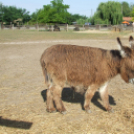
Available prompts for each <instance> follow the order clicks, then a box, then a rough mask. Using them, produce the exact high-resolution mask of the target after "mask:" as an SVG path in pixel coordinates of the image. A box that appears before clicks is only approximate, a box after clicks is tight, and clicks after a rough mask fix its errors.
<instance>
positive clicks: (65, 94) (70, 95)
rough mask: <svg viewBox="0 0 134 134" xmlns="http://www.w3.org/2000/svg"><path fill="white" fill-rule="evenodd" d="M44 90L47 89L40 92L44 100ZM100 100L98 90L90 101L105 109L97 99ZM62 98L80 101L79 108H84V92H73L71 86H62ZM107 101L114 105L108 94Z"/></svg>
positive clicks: (69, 100) (72, 101)
mask: <svg viewBox="0 0 134 134" xmlns="http://www.w3.org/2000/svg"><path fill="white" fill-rule="evenodd" d="M46 91H47V90H43V91H42V92H41V96H42V97H43V100H44V102H45V101H46ZM99 99H100V100H101V97H100V95H99V92H96V93H95V95H94V96H93V98H92V100H91V102H92V103H93V104H94V105H95V106H97V107H99V108H100V109H102V110H104V111H106V110H105V108H104V107H103V105H102V104H101V103H100V102H99V101H98V100H99ZM62 100H63V101H66V102H71V103H80V104H81V108H82V109H83V110H84V100H85V99H84V94H80V93H77V92H74V90H72V89H71V88H64V89H63V91H62ZM109 103H110V105H116V102H115V100H114V98H113V97H112V96H111V95H109Z"/></svg>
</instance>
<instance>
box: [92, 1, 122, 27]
mask: <svg viewBox="0 0 134 134" xmlns="http://www.w3.org/2000/svg"><path fill="white" fill-rule="evenodd" d="M93 18H94V24H96V23H99V22H97V20H99V21H101V23H102V22H103V23H104V22H107V23H111V24H114V25H115V24H119V23H121V21H122V11H121V4H120V3H119V2H114V1H108V2H106V3H100V5H99V7H98V8H97V12H96V13H95V15H94V16H93Z"/></svg>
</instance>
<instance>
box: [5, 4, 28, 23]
mask: <svg viewBox="0 0 134 134" xmlns="http://www.w3.org/2000/svg"><path fill="white" fill-rule="evenodd" d="M2 10H3V22H6V23H7V24H9V23H10V22H12V23H14V20H17V19H22V21H23V23H25V22H28V21H29V20H30V15H29V12H28V11H26V9H22V8H17V7H15V6H3V7H2Z"/></svg>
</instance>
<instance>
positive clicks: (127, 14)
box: [121, 1, 131, 17]
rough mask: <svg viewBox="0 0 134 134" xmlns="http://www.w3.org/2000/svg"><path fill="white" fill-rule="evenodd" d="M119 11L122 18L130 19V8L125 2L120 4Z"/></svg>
mask: <svg viewBox="0 0 134 134" xmlns="http://www.w3.org/2000/svg"><path fill="white" fill-rule="evenodd" d="M121 10H122V14H123V16H124V17H130V11H131V8H130V6H129V4H128V3H127V2H125V1H124V2H122V3H121Z"/></svg>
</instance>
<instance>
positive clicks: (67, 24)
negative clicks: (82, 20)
mask: <svg viewBox="0 0 134 134" xmlns="http://www.w3.org/2000/svg"><path fill="white" fill-rule="evenodd" d="M67 32H68V24H67Z"/></svg>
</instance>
